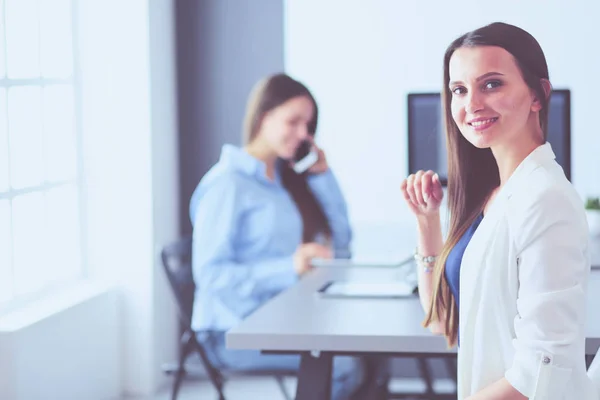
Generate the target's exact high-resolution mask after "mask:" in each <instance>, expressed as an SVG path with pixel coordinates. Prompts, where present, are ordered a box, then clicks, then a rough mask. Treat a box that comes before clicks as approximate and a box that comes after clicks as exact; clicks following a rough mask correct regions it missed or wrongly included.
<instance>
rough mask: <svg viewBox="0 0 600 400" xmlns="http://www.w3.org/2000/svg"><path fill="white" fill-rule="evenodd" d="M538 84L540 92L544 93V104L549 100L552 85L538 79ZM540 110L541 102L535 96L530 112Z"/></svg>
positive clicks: (547, 81) (546, 80)
mask: <svg viewBox="0 0 600 400" xmlns="http://www.w3.org/2000/svg"><path fill="white" fill-rule="evenodd" d="M540 83H541V86H542V90H543V91H544V96H545V97H546V102H548V100H549V99H550V94H551V93H552V84H550V81H549V80H548V79H540ZM541 109H542V102H541V101H540V99H539V98H538V96H537V95H535V97H534V99H533V104H532V105H531V111H540V110H541Z"/></svg>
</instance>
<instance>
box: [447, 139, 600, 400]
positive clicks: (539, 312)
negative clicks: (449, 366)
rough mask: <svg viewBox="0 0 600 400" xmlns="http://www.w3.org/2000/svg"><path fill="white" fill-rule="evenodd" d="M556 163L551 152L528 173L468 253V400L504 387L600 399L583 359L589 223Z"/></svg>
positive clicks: (461, 373)
mask: <svg viewBox="0 0 600 400" xmlns="http://www.w3.org/2000/svg"><path fill="white" fill-rule="evenodd" d="M554 158H555V156H554V153H553V152H552V149H551V147H550V144H548V143H546V144H544V145H542V146H540V147H538V148H537V149H536V150H534V151H533V152H532V153H531V154H530V155H529V156H528V157H527V158H526V159H525V160H524V161H523V162H522V163H521V164H520V165H519V167H518V168H517V169H516V170H515V172H514V173H513V175H512V176H511V177H510V179H509V180H508V181H507V182H506V184H505V185H504V187H503V188H502V189H501V190H500V192H499V193H498V194H497V196H496V198H495V199H494V201H493V203H492V204H491V205H490V207H489V210H488V212H487V214H486V215H485V216H484V218H483V220H482V221H481V224H480V225H479V227H478V228H477V230H476V231H475V234H474V235H473V237H472V239H471V241H470V242H469V245H468V247H467V249H466V250H465V253H464V257H463V261H462V264H461V271H460V309H459V335H460V349H459V352H458V398H459V399H461V400H462V399H465V398H466V397H468V396H469V395H472V394H475V393H477V392H478V391H480V390H481V389H483V388H485V387H486V386H488V385H490V384H491V383H494V382H496V381H498V380H500V379H502V378H503V377H505V378H506V379H507V380H508V381H509V382H510V384H511V385H513V386H514V387H515V388H516V389H517V390H518V391H519V392H521V393H522V394H524V395H525V396H527V397H528V398H529V399H534V400H567V399H568V400H598V399H600V394H599V392H598V389H597V388H596V387H595V386H594V383H593V382H592V380H591V379H590V378H589V377H588V375H587V372H586V366H585V359H584V354H585V327H584V325H585V320H586V312H585V308H586V295H587V286H588V285H587V283H588V277H589V273H590V257H589V249H588V241H589V235H588V226H587V220H586V216H585V212H584V209H583V203H582V201H581V199H580V198H579V196H578V195H577V193H576V192H575V190H574V189H573V187H572V186H571V184H570V183H569V181H568V180H567V179H566V178H565V176H564V173H563V171H562V169H561V167H560V166H559V165H558V164H557V163H556V161H554ZM595 379H598V381H600V377H598V378H594V380H595Z"/></svg>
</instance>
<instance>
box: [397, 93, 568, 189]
mask: <svg viewBox="0 0 600 400" xmlns="http://www.w3.org/2000/svg"><path fill="white" fill-rule="evenodd" d="M407 103H408V173H409V174H412V173H415V172H417V171H418V170H424V171H427V170H433V171H436V172H437V173H438V175H439V176H440V181H441V182H442V184H443V185H446V184H447V181H448V162H447V157H446V137H445V131H444V126H443V117H442V105H441V99H440V93H410V94H409V95H408V102H407ZM548 142H550V144H551V145H552V150H553V151H554V154H556V161H557V162H558V163H559V164H560V165H561V166H562V168H563V170H564V171H565V175H566V176H567V179H569V180H571V92H570V91H569V90H567V89H560V90H553V91H552V96H551V97H550V110H549V114H548Z"/></svg>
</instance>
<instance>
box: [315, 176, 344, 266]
mask: <svg viewBox="0 0 600 400" xmlns="http://www.w3.org/2000/svg"><path fill="white" fill-rule="evenodd" d="M308 185H309V187H310V189H311V190H312V191H313V193H314V194H315V197H316V198H317V201H318V202H319V204H320V205H321V207H323V212H324V213H325V216H326V217H327V220H328V221H329V225H330V227H331V233H332V236H333V237H332V239H333V250H334V253H335V257H336V258H350V256H351V252H350V242H351V240H352V229H351V227H350V221H349V218H348V207H347V205H346V200H345V199H344V195H343V194H342V190H341V189H340V186H339V185H338V182H337V179H336V178H335V176H334V175H333V172H332V171H331V169H328V170H327V171H325V172H323V173H321V174H316V175H311V176H309V177H308Z"/></svg>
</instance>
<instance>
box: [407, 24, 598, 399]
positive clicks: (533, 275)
mask: <svg viewBox="0 0 600 400" xmlns="http://www.w3.org/2000/svg"><path fill="white" fill-rule="evenodd" d="M444 82H445V87H444V88H443V90H442V93H443V99H444V101H443V104H444V110H445V123H446V135H447V145H448V160H449V165H448V208H449V212H450V226H449V232H448V236H447V238H446V240H445V241H444V240H443V238H442V231H441V223H440V215H439V206H440V203H441V201H442V197H443V192H442V188H441V185H440V182H439V178H438V176H437V175H436V174H435V173H434V172H432V171H427V172H423V171H419V172H417V173H416V174H414V175H411V176H409V177H408V178H407V179H406V180H405V181H404V182H403V183H402V191H403V194H404V197H405V199H406V201H407V203H408V205H409V207H410V209H411V210H412V212H413V213H414V214H415V215H416V217H417V222H418V224H417V225H418V248H417V254H416V255H415V258H417V260H418V261H419V263H418V264H419V295H420V298H421V303H422V305H423V307H424V309H425V312H426V313H427V316H426V319H425V322H424V324H425V325H426V326H429V328H430V329H431V330H432V331H434V332H436V333H440V334H444V335H445V336H446V338H447V340H448V343H449V345H450V346H454V345H456V344H458V347H459V351H458V398H459V399H461V400H462V399H469V400H494V399H502V400H513V399H514V400H521V399H536V400H567V399H568V400H598V399H599V398H600V395H599V393H598V389H597V388H596V387H595V386H594V384H593V382H592V379H590V377H588V374H587V372H586V364H585V357H584V356H585V316H586V313H585V304H586V294H587V286H588V285H587V282H588V276H589V272H590V259H589V251H588V227H587V222H586V217H585V213H584V209H583V203H582V201H581V200H580V198H579V197H578V195H577V194H576V192H575V190H574V189H573V187H572V186H571V184H570V183H569V181H568V180H567V179H566V178H565V175H564V173H563V171H562V169H561V167H560V166H559V165H558V164H557V163H556V161H555V159H554V154H553V152H552V149H551V146H550V144H549V143H546V130H547V124H548V99H549V96H550V92H551V86H550V81H549V76H548V68H547V65H546V60H545V57H544V53H543V52H542V49H541V47H540V45H539V44H538V42H537V41H536V40H535V39H534V38H533V37H532V36H531V35H530V34H529V33H527V32H525V31H524V30H522V29H520V28H517V27H515V26H512V25H508V24H504V23H494V24H491V25H488V26H485V27H482V28H480V29H477V30H475V31H472V32H469V33H467V34H465V35H463V36H461V37H459V38H458V39H456V40H455V41H454V42H452V44H451V45H450V46H449V47H448V49H447V51H446V54H445V58H444ZM598 380H599V381H600V379H598Z"/></svg>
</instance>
